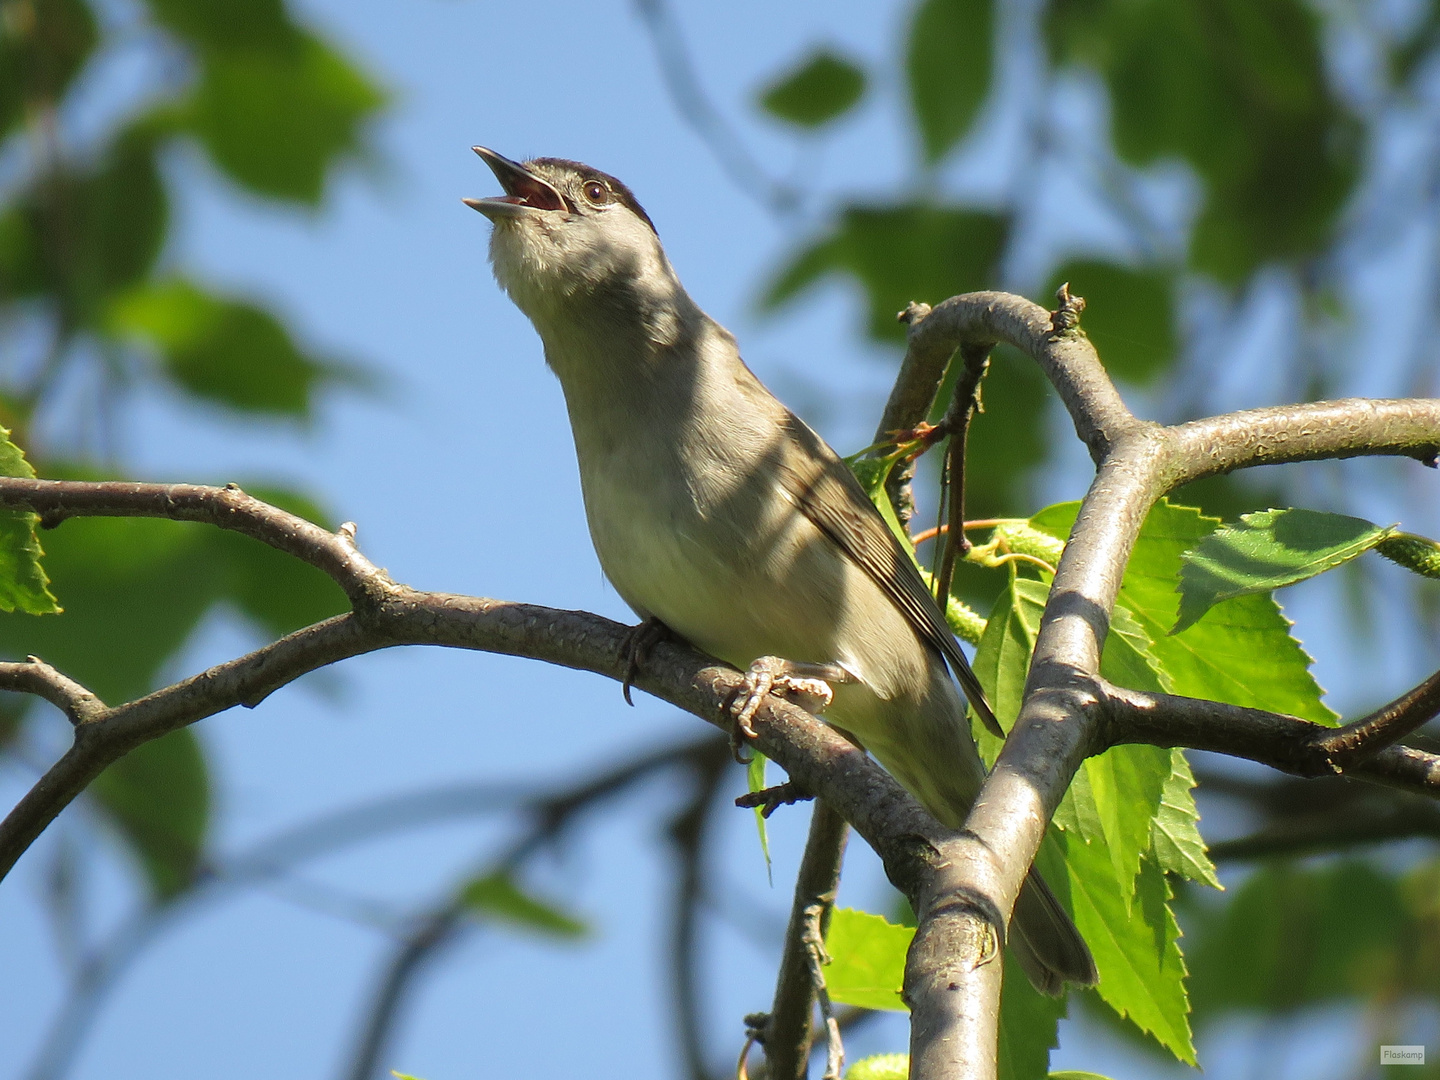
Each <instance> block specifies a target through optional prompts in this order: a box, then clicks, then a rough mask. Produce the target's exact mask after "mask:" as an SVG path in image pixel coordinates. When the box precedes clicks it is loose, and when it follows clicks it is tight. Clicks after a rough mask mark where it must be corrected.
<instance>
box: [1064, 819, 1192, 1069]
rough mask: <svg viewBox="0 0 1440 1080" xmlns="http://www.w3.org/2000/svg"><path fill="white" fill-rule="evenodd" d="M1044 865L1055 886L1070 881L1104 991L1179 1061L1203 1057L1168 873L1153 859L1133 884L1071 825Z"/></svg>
mask: <svg viewBox="0 0 1440 1080" xmlns="http://www.w3.org/2000/svg"><path fill="white" fill-rule="evenodd" d="M1036 865H1037V866H1039V867H1040V868H1041V872H1042V873H1043V874H1044V875H1045V878H1046V880H1047V881H1048V882H1050V883H1051V885H1052V886H1054V885H1055V884H1056V882H1059V881H1063V882H1065V884H1066V886H1068V895H1069V901H1070V903H1069V907H1070V912H1071V915H1072V917H1073V918H1074V920H1075V925H1076V926H1077V927H1078V928H1079V930H1080V933H1081V934H1082V935H1083V936H1084V938H1085V942H1086V944H1088V945H1089V946H1090V952H1091V954H1092V955H1093V956H1094V957H1095V967H1096V969H1097V970H1098V971H1099V973H1100V982H1099V985H1098V986H1097V987H1096V992H1097V993H1098V994H1099V995H1100V997H1101V998H1102V999H1103V1000H1104V1001H1105V1002H1106V1004H1108V1005H1109V1006H1110V1007H1111V1008H1112V1009H1114V1010H1115V1011H1116V1013H1118V1014H1119V1015H1120V1016H1122V1017H1127V1018H1128V1019H1129V1020H1131V1021H1132V1022H1133V1023H1134V1024H1135V1026H1136V1027H1138V1028H1139V1029H1140V1030H1141V1031H1144V1032H1148V1033H1149V1034H1150V1035H1152V1036H1153V1037H1154V1038H1155V1039H1156V1041H1158V1042H1159V1043H1160V1044H1161V1045H1162V1046H1164V1047H1166V1048H1167V1049H1168V1050H1169V1051H1170V1052H1171V1053H1173V1054H1174V1055H1175V1056H1176V1057H1177V1058H1178V1059H1179V1060H1181V1061H1183V1062H1185V1063H1187V1064H1189V1065H1194V1064H1196V1061H1195V1047H1194V1045H1193V1043H1192V1041H1191V1036H1190V1024H1189V1019H1188V1013H1189V1003H1188V1001H1187V998H1186V994H1185V982H1184V980H1185V962H1184V960H1183V959H1182V958H1181V956H1180V947H1179V944H1178V941H1179V937H1180V929H1179V927H1178V926H1177V925H1176V923H1175V918H1174V916H1173V915H1172V914H1171V913H1170V904H1169V901H1170V899H1171V893H1170V886H1169V884H1168V883H1167V882H1166V880H1165V874H1164V872H1163V871H1162V870H1161V869H1160V868H1159V867H1158V866H1157V865H1156V864H1155V862H1154V861H1153V860H1151V859H1145V860H1144V861H1143V862H1142V863H1141V867H1140V874H1139V876H1138V877H1136V878H1135V879H1134V882H1133V884H1132V883H1129V882H1126V883H1123V884H1122V883H1121V882H1119V881H1117V880H1116V877H1115V870H1114V864H1113V862H1112V860H1111V859H1110V856H1109V853H1108V852H1106V851H1104V850H1102V849H1101V847H1100V845H1098V844H1087V843H1086V842H1085V841H1084V840H1083V839H1081V838H1080V837H1078V836H1076V835H1074V834H1073V833H1063V832H1062V833H1058V834H1057V833H1053V832H1052V833H1051V834H1050V837H1048V838H1047V840H1046V843H1045V844H1044V845H1043V846H1042V847H1041V851H1040V856H1039V858H1037V860H1036ZM1132 890H1133V893H1134V896H1133V902H1131V903H1127V902H1126V894H1127V893H1131V892H1132ZM1056 891H1057V894H1058V893H1059V892H1060V891H1061V890H1060V889H1057V890H1056Z"/></svg>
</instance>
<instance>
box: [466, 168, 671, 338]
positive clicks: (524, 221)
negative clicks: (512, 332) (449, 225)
mask: <svg viewBox="0 0 1440 1080" xmlns="http://www.w3.org/2000/svg"><path fill="white" fill-rule="evenodd" d="M474 150H475V153H477V154H479V155H480V157H481V159H482V160H483V161H484V162H485V164H487V165H489V166H490V169H491V171H492V172H494V173H495V176H496V179H498V180H499V181H500V186H501V187H503V188H504V189H505V194H504V195H499V196H495V197H494V198H489V199H466V200H465V204H466V205H467V206H471V207H473V208H474V209H476V210H478V211H480V213H482V214H484V215H485V216H486V217H488V218H489V219H490V220H491V221H492V222H494V224H495V231H494V234H493V235H492V236H491V238H490V261H491V262H492V263H493V264H494V267H495V277H496V278H497V279H498V280H499V282H500V284H501V285H502V286H503V287H504V289H505V291H506V292H508V293H509V294H510V296H511V298H512V299H514V301H515V303H516V304H517V305H519V307H520V309H521V310H522V311H524V312H525V313H526V314H527V315H529V316H530V317H531V319H532V320H536V321H537V323H538V322H540V321H545V320H546V318H547V316H548V315H551V314H554V313H555V312H556V311H557V309H558V308H562V307H565V306H568V305H570V304H572V303H573V302H574V301H575V300H576V299H577V298H579V297H582V296H586V295H596V294H598V295H600V296H602V297H613V296H616V295H627V294H628V295H634V293H635V292H636V291H637V290H638V291H639V292H640V293H648V292H651V291H652V290H653V288H655V287H664V288H668V287H670V285H671V283H673V281H674V276H673V271H671V270H670V267H669V263H668V262H666V260H665V254H664V252H663V250H662V249H661V247H660V240H659V237H658V236H657V235H656V232H655V226H654V224H652V223H651V221H650V217H649V215H648V214H646V213H645V210H644V208H642V207H641V205H640V204H639V203H638V202H636V201H635V196H634V195H633V194H631V192H630V189H629V188H628V187H626V186H625V185H624V184H622V183H621V182H620V181H619V180H617V179H615V177H613V176H611V175H609V174H608V173H603V172H601V171H600V170H599V169H593V168H591V167H590V166H589V165H582V164H580V163H579V162H578V161H565V160H563V159H561V158H536V159H534V160H533V161H526V162H524V163H520V162H516V161H511V160H510V159H509V158H506V157H502V156H501V155H500V154H497V153H495V151H493V150H489V149H487V148H485V147H483V146H477V147H475V148H474Z"/></svg>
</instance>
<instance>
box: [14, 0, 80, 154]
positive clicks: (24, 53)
mask: <svg viewBox="0 0 1440 1080" xmlns="http://www.w3.org/2000/svg"><path fill="white" fill-rule="evenodd" d="M0 10H3V14H0V139H3V138H4V137H5V136H6V135H8V134H9V133H10V132H11V130H12V129H14V128H15V127H16V126H17V125H18V124H20V123H21V122H22V121H23V120H24V118H25V113H26V110H27V109H33V108H41V107H44V106H46V105H50V106H53V105H57V104H59V102H60V100H61V99H62V98H63V97H64V96H65V91H66V90H67V89H69V87H70V84H71V83H72V82H73V81H74V79H75V76H77V75H78V74H80V71H81V69H82V68H84V66H85V62H86V60H88V59H89V58H90V55H91V54H92V53H93V52H94V51H95V45H96V43H97V41H98V40H99V35H98V33H97V29H96V25H95V15H94V13H93V12H92V11H91V10H90V5H89V4H86V3H84V0H26V2H24V3H7V4H5V5H4V6H3V9H0Z"/></svg>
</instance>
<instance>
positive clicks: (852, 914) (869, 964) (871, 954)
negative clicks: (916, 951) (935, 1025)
mask: <svg viewBox="0 0 1440 1080" xmlns="http://www.w3.org/2000/svg"><path fill="white" fill-rule="evenodd" d="M914 936H915V930H914V928H913V927H909V926H896V925H895V924H894V923H892V922H888V921H887V920H886V919H884V918H883V917H882V916H879V915H871V914H870V913H868V912H865V911H856V910H854V909H853V908H841V907H837V908H836V909H835V910H834V911H833V912H831V914H830V928H829V930H828V931H827V932H826V934H825V951H826V952H828V953H829V954H830V964H829V966H827V967H826V968H825V987H826V989H827V990H828V991H829V993H830V1000H831V1001H838V1002H840V1003H842V1004H845V1005H858V1006H860V1007H861V1008H865V1009H886V1010H891V1011H900V1012H903V1011H905V1008H906V1006H905V1002H904V1000H903V999H902V998H901V997H900V990H901V988H902V987H903V986H904V984H905V953H906V950H907V949H909V948H910V940H911V939H912V938H913V937H914Z"/></svg>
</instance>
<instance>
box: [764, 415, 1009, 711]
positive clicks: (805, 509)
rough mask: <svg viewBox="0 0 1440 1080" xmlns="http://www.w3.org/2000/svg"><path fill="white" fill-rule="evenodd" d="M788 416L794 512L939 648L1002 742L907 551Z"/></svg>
mask: <svg viewBox="0 0 1440 1080" xmlns="http://www.w3.org/2000/svg"><path fill="white" fill-rule="evenodd" d="M787 416H788V426H789V428H790V434H791V435H793V436H794V438H795V439H796V440H797V441H799V442H800V443H802V444H803V445H805V446H806V448H807V449H809V450H810V451H812V452H811V453H809V454H804V455H798V454H792V455H786V457H787V458H788V459H789V460H787V461H785V462H784V463H783V465H782V467H781V476H780V481H781V484H782V486H783V487H784V489H785V490H786V491H787V492H788V493H789V494H790V496H791V498H793V499H794V500H795V503H796V505H797V506H798V507H799V508H800V512H801V513H803V514H804V515H805V516H806V517H807V518H809V519H810V521H812V522H813V523H814V524H815V526H816V527H817V528H819V529H820V531H821V532H823V533H825V535H826V536H828V537H830V539H832V540H833V541H835V543H836V544H837V545H838V546H839V547H840V550H841V551H843V552H845V554H846V556H847V557H849V559H850V560H851V561H852V562H854V563H855V565H856V566H858V567H860V569H861V570H863V571H864V572H865V574H866V575H867V576H868V577H869V578H870V579H871V580H872V581H874V582H875V584H877V585H878V586H880V588H881V589H882V590H883V591H884V592H885V594H886V595H887V596H888V597H890V599H891V600H892V601H893V602H894V604H895V606H896V607H897V608H899V609H900V611H901V612H902V613H903V614H904V615H905V618H906V619H907V620H908V621H909V623H910V625H911V626H912V627H913V628H914V630H915V632H916V633H917V634H918V635H919V636H920V639H921V640H922V641H925V642H926V643H928V644H929V645H931V646H933V647H934V648H936V649H938V650H939V652H940V654H941V655H942V656H943V657H945V659H946V661H947V662H948V663H949V665H950V670H951V671H952V672H953V673H954V675H955V679H956V681H957V682H959V684H960V688H961V689H962V690H963V691H964V692H965V697H966V699H967V700H968V701H969V702H970V705H971V707H972V708H973V709H974V710H975V712H976V714H977V715H978V716H979V717H980V719H981V721H982V722H983V723H984V724H985V726H986V727H987V728H989V729H990V730H991V731H993V732H994V733H995V734H996V735H999V736H1001V737H1002V738H1003V737H1004V732H1003V731H1002V730H1001V728H1000V722H999V721H998V720H996V719H995V713H994V711H993V710H992V709H991V708H990V703H989V702H988V701H986V700H985V691H984V690H982V689H981V687H980V680H979V679H977V678H976V677H975V672H974V671H973V670H971V667H970V662H969V661H968V660H966V659H965V654H964V653H963V652H962V651H961V650H960V643H959V642H958V641H957V640H956V639H955V635H954V633H953V632H952V631H951V630H950V627H949V626H948V625H947V624H946V622H945V617H944V616H943V615H942V614H941V613H940V607H939V605H938V604H937V603H936V602H935V598H934V597H933V596H931V595H930V590H929V589H927V588H926V587H925V582H924V579H922V578H921V577H920V572H919V571H918V570H916V568H915V563H914V562H913V561H912V560H911V558H910V556H909V554H908V553H907V552H906V551H904V550H903V549H902V548H901V546H900V541H899V540H898V539H897V538H896V537H895V535H894V534H893V533H892V532H891V531H890V527H889V526H888V525H886V524H885V520H884V518H882V517H881V516H880V512H879V511H878V510H876V509H875V506H874V504H873V503H871V502H870V497H869V496H868V495H866V494H865V489H864V488H863V487H861V486H860V481H858V480H857V479H855V475H854V474H853V473H852V472H851V471H850V470H849V469H848V468H847V467H846V466H845V463H844V462H843V461H841V460H840V459H839V458H838V457H836V455H835V452H834V451H833V450H831V449H830V448H829V447H828V446H827V445H826V444H825V442H824V441H823V440H822V439H821V438H820V436H818V435H816V434H815V432H813V431H811V430H810V428H809V427H807V426H806V425H805V424H804V422H802V421H801V420H800V419H799V418H797V417H796V416H794V415H793V414H787Z"/></svg>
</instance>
